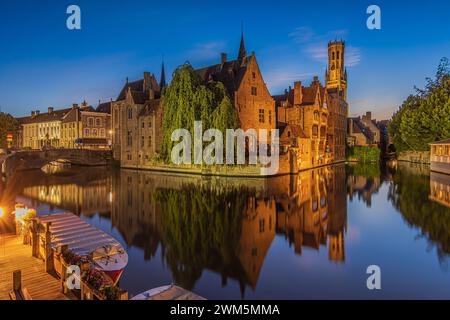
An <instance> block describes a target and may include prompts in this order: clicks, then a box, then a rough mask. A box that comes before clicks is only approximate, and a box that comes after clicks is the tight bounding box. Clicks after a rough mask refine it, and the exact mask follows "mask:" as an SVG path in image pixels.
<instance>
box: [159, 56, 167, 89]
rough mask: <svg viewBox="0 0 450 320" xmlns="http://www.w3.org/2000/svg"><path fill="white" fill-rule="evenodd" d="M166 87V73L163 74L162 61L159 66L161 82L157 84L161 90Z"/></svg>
mask: <svg viewBox="0 0 450 320" xmlns="http://www.w3.org/2000/svg"><path fill="white" fill-rule="evenodd" d="M165 86H166V73H165V72H164V59H163V61H162V65H161V80H160V82H159V87H160V89H161V90H162V89H163V88H164V87H165Z"/></svg>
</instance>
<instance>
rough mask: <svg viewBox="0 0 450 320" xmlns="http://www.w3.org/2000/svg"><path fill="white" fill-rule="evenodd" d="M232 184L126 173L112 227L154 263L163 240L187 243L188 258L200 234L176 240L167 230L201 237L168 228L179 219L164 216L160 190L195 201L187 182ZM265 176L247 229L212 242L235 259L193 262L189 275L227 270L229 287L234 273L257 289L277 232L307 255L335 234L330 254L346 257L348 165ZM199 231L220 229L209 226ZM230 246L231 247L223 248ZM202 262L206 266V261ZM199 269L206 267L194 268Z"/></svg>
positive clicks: (241, 183)
mask: <svg viewBox="0 0 450 320" xmlns="http://www.w3.org/2000/svg"><path fill="white" fill-rule="evenodd" d="M230 181H233V186H232V187H231V189H232V190H241V189H240V188H241V187H245V186H246V185H247V189H248V190H250V189H251V188H252V186H253V183H252V182H248V181H246V179H236V178H233V179H231V180H230ZM230 181H227V179H226V178H220V179H216V178H215V179H210V178H205V177H198V176H174V175H170V174H160V173H155V172H143V171H133V170H120V172H117V174H115V175H114V176H113V190H114V191H113V198H114V201H113V204H112V214H111V220H112V224H113V226H114V227H115V228H117V229H118V230H119V231H120V232H121V234H122V236H123V238H124V239H125V241H126V242H127V244H128V245H135V246H138V247H140V248H143V249H144V258H145V259H147V260H148V259H151V258H152V257H153V256H154V255H155V253H156V251H157V249H158V247H159V245H160V244H161V246H162V248H161V249H162V252H166V251H167V250H172V249H173V246H174V245H175V246H177V250H179V249H180V247H181V250H183V251H186V252H184V253H183V254H180V255H186V254H185V253H188V252H190V250H191V249H192V248H187V247H185V246H184V244H183V243H186V246H187V244H188V243H193V242H194V243H195V241H197V240H198V239H183V240H184V241H183V243H182V244H181V246H179V244H178V243H170V242H168V241H174V239H173V235H172V234H171V237H169V238H168V235H167V234H166V232H167V230H170V231H171V232H175V233H177V235H176V236H183V237H189V236H190V235H192V236H193V234H192V233H190V231H189V230H182V231H179V227H177V228H175V229H173V228H170V226H167V225H165V224H167V223H171V224H172V223H177V222H174V221H170V222H169V220H168V219H167V217H165V216H164V215H167V214H168V213H167V212H165V210H163V209H162V208H163V205H166V206H167V205H168V204H167V203H164V204H163V203H161V202H160V200H157V199H155V193H157V192H158V191H161V190H163V191H164V190H168V191H170V190H179V191H180V193H179V195H181V198H178V199H182V201H184V200H186V203H188V204H189V203H190V199H187V197H189V196H195V194H196V193H195V192H194V193H193V194H192V193H189V192H185V191H183V190H187V189H185V188H186V187H188V188H190V189H189V190H191V189H194V190H197V191H198V192H200V193H203V190H211V188H212V189H221V188H222V187H223V186H225V185H226V186H227V187H230V186H229V182H230ZM260 181H264V183H263V185H262V186H260V187H258V189H257V190H255V189H251V190H253V191H251V192H250V194H249V195H248V196H247V198H246V201H244V205H243V209H242V211H240V213H239V216H240V217H241V218H240V219H241V220H240V222H239V225H240V232H239V234H238V236H237V238H236V241H234V240H232V239H228V240H227V242H220V241H219V242H218V243H216V244H213V245H211V246H205V247H206V248H207V249H206V250H211V252H208V253H211V254H214V252H215V251H222V252H230V253H232V255H235V256H234V257H230V259H228V258H227V262H226V261H217V260H215V259H217V258H214V259H212V260H211V261H207V259H205V260H201V259H200V260H201V262H200V264H201V265H191V266H186V270H188V271H189V272H191V273H190V274H186V275H184V276H185V277H196V276H198V275H199V274H201V269H210V270H212V271H214V272H217V273H220V274H221V277H222V281H223V283H224V284H225V283H226V282H227V280H226V279H227V278H228V277H230V278H233V279H236V280H238V281H239V283H240V284H241V290H242V291H243V290H244V289H245V285H249V286H250V287H252V288H255V287H256V284H257V282H258V278H259V275H260V271H261V268H262V266H263V263H264V260H265V257H266V255H267V253H268V251H269V248H270V246H271V244H272V241H273V239H274V237H275V232H279V233H285V234H286V235H287V237H288V238H289V241H293V242H294V243H295V250H296V252H299V253H301V248H302V246H310V247H313V248H317V249H318V248H319V247H320V246H321V245H326V244H327V239H328V244H329V259H330V260H334V261H344V259H345V255H344V233H345V230H346V223H347V222H346V211H347V210H346V209H347V205H346V183H345V166H340V167H335V168H331V167H330V168H322V169H316V170H313V171H307V172H303V173H301V174H300V175H299V176H298V177H297V176H289V175H287V176H281V177H274V178H270V179H261V180H260ZM187 194H190V195H189V196H187ZM185 195H186V199H185V198H184V196H185ZM183 199H184V200H183ZM172 205H176V206H178V204H172ZM179 206H180V208H179V209H178V210H179V212H180V215H181V214H183V213H182V212H183V208H182V205H181V203H180V205H179ZM188 209H191V208H190V207H189V208H188ZM197 210H199V211H198V212H197V211H196V212H197V213H199V212H203V213H205V208H200V209H198V208H197ZM163 211H164V212H163ZM191 211H192V210H191ZM206 211H207V210H206ZM188 212H189V210H188ZM193 214H195V213H193ZM219 214H223V212H220V213H219ZM181 222H182V221H180V223H181ZM209 223H210V222H209ZM209 227H210V228H213V229H214V228H217V227H218V226H212V225H209ZM219 227H220V228H221V227H222V226H219ZM226 227H227V228H230V226H226ZM196 231H198V230H196ZM198 232H214V231H211V230H210V229H208V230H200V231H198ZM195 235H196V236H197V237H200V238H201V239H203V238H208V237H207V236H202V235H199V234H198V233H195ZM189 240H192V241H189ZM227 246H228V248H223V247H227ZM199 254H200V255H201V254H204V253H203V252H201V253H200V252H199ZM171 258H173V256H171ZM196 261H197V263H199V262H198V261H199V259H196ZM183 262H184V263H189V262H186V261H183ZM180 263H182V262H180ZM224 264H228V265H224ZM198 268H200V270H198ZM192 269H195V270H197V271H199V272H193V271H192ZM178 271H179V270H178ZM188 271H186V272H188ZM183 279H184V280H186V278H183ZM189 280H190V281H186V283H189V284H193V283H195V281H196V279H194V278H193V279H189Z"/></svg>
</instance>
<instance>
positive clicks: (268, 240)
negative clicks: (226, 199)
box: [236, 197, 276, 288]
mask: <svg viewBox="0 0 450 320" xmlns="http://www.w3.org/2000/svg"><path fill="white" fill-rule="evenodd" d="M275 208H276V202H275V199H274V198H273V197H269V198H267V199H256V198H254V197H250V198H249V199H248V201H247V206H246V209H245V213H244V215H243V220H242V230H241V237H240V239H239V245H238V249H237V250H236V254H237V256H238V257H239V260H240V262H241V264H242V267H243V269H244V270H245V273H246V278H247V279H248V281H249V282H250V285H251V287H252V288H256V283H257V282H258V278H259V273H260V271H261V268H262V266H263V263H264V259H265V257H266V255H267V252H268V251H269V248H270V245H271V244H272V241H273V239H274V238H275Z"/></svg>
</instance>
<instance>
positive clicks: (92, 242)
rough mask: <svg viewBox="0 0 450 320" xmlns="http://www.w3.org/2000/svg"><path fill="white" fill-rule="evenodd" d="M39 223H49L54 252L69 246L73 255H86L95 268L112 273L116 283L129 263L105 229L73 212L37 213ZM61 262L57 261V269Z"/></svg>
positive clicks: (123, 250) (119, 246)
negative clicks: (38, 214) (98, 227)
mask: <svg viewBox="0 0 450 320" xmlns="http://www.w3.org/2000/svg"><path fill="white" fill-rule="evenodd" d="M36 220H37V221H38V223H39V224H43V225H45V224H48V223H50V227H49V230H50V233H51V246H52V248H53V249H54V250H55V251H58V248H61V247H62V246H67V248H68V250H69V251H70V252H72V253H73V254H75V255H77V256H79V257H83V258H87V259H88V260H89V261H91V262H92V264H93V266H94V267H95V269H97V270H99V271H103V272H104V273H105V274H107V275H109V276H110V278H111V279H112V280H113V282H114V283H117V282H118V281H119V279H120V277H121V275H122V273H123V271H124V269H125V267H126V265H127V264H128V254H127V253H126V251H125V249H124V248H123V247H122V245H121V244H120V243H119V242H118V241H117V240H116V239H115V238H113V237H111V236H110V235H108V234H106V233H105V232H103V231H101V230H99V229H97V228H94V227H93V226H91V225H90V224H88V223H87V222H85V221H83V220H81V219H80V218H79V217H78V216H76V215H74V214H73V213H59V214H51V215H46V216H38V217H36ZM57 263H60V262H58V261H55V269H56V271H59V272H60V270H58V269H61V268H60V267H59V268H58V267H57Z"/></svg>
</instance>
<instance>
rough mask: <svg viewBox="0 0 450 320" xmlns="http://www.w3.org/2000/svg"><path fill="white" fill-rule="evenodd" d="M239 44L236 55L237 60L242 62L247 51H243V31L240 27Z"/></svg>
mask: <svg viewBox="0 0 450 320" xmlns="http://www.w3.org/2000/svg"><path fill="white" fill-rule="evenodd" d="M241 29H242V30H241V44H240V46H239V54H238V60H239V61H241V62H242V61H243V60H244V58H245V57H247V51H246V50H245V45H244V29H243V28H242V27H241Z"/></svg>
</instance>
